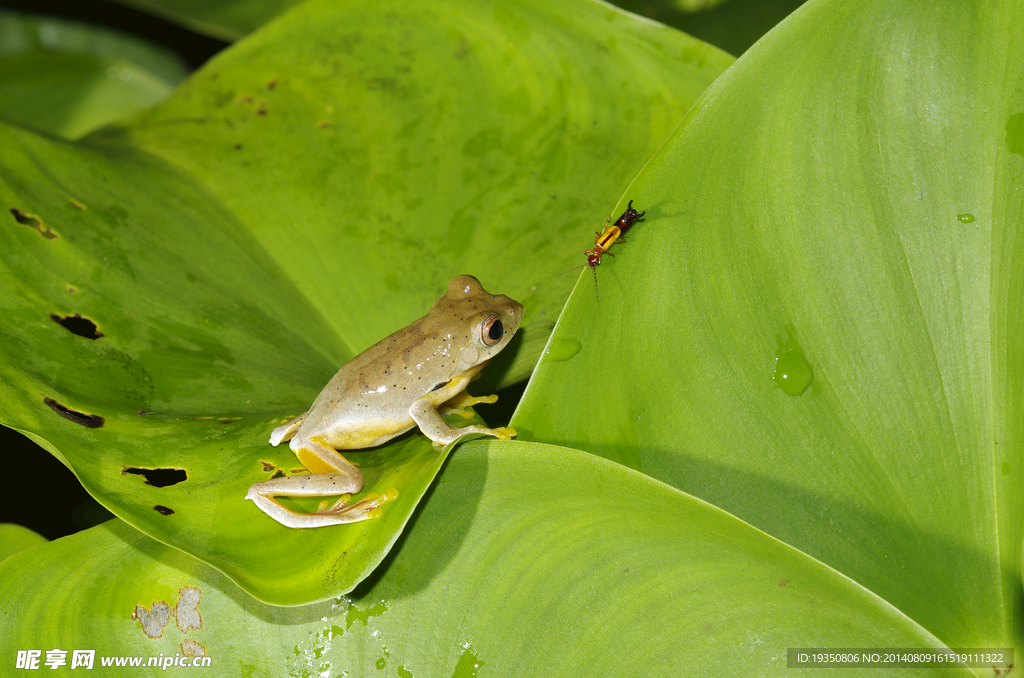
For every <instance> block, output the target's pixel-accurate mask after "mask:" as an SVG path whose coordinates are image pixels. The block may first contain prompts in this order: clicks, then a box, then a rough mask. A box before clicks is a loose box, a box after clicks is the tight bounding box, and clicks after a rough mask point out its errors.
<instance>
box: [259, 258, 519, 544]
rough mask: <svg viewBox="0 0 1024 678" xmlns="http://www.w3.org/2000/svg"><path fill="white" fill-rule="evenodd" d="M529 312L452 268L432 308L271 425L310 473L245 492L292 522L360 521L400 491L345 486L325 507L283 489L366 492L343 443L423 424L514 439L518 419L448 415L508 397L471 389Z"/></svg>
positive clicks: (436, 436) (443, 437) (379, 438)
mask: <svg viewBox="0 0 1024 678" xmlns="http://www.w3.org/2000/svg"><path fill="white" fill-rule="evenodd" d="M522 320H523V306H522V305H521V304H520V303H519V302H517V301H515V300H514V299H510V298H509V297H507V296H505V295H503V294H499V295H493V294H488V293H487V291H486V290H484V288H483V287H482V286H481V285H480V281H479V280H477V279H476V278H474V277H473V276H469V275H460V276H458V277H456V278H452V280H451V282H449V283H448V291H447V292H445V293H444V295H442V296H441V298H440V299H438V300H437V302H435V303H434V305H433V306H432V307H431V308H430V311H429V312H428V313H427V314H426V315H425V316H423V317H422V318H420V319H419V320H417V321H415V322H414V323H412V324H411V325H409V326H408V327H406V328H404V329H401V330H399V331H397V332H395V333H394V334H392V335H391V336H390V337H388V338H387V339H384V340H382V341H379V342H377V343H376V344H374V345H373V346H371V347H370V348H368V349H366V350H365V351H363V352H362V353H360V354H359V355H358V356H356V357H355V358H353V359H352V360H351V361H349V362H348V363H346V364H345V365H344V366H342V368H341V369H340V370H338V373H337V374H335V375H334V377H333V378H332V379H331V380H330V381H329V382H328V383H327V386H325V387H324V389H323V391H321V392H320V395H319V396H317V398H316V400H314V401H313V405H312V406H311V407H310V408H309V411H308V412H306V413H305V414H301V415H299V416H298V417H296V418H295V419H292V420H291V421H289V422H288V423H286V424H283V425H281V426H278V427H277V428H275V429H274V431H273V432H272V433H271V434H270V444H271V445H275V446H276V445H278V444H279V443H281V442H283V441H286V440H290V441H291V442H290V443H289V446H290V447H291V449H292V451H293V452H294V453H295V456H296V457H298V458H299V461H300V462H302V465H303V466H305V467H306V468H307V469H308V470H309V472H310V473H309V474H308V475H297V476H289V477H284V478H273V479H271V480H267V481H264V482H259V483H255V484H253V486H252V487H250V488H249V492H248V493H247V494H246V496H245V498H246V499H252V500H253V501H254V502H255V503H256V506H258V507H259V508H260V509H261V510H262V511H263V512H264V513H266V514H267V515H269V516H270V517H271V518H273V519H274V520H276V521H278V522H279V523H281V524H282V525H285V526H286V527H295V528H303V527H320V526H324V525H338V524H342V523H352V522H357V521H360V520H366V519H368V518H374V517H376V516H378V515H379V514H380V511H379V508H378V507H379V506H380V505H381V504H383V503H384V502H385V501H388V500H389V499H391V498H393V496H389V495H393V493H392V492H389V493H386V494H385V495H383V496H377V495H375V494H373V493H371V494H370V495H368V496H367V497H366V498H365V499H363V500H362V501H359V502H357V503H355V504H351V505H348V504H347V501H348V497H347V496H342V498H341V499H339V500H338V501H337V503H335V504H334V505H333V506H331V507H330V508H323V506H321V509H320V510H319V511H317V512H315V513H297V512H294V511H291V510H290V509H288V508H285V507H284V506H283V505H282V504H281V503H279V502H277V501H276V500H274V497H275V496H286V497H328V496H333V495H338V494H341V495H348V494H351V493H354V492H358V491H359V490H360V489H362V487H363V474H362V473H360V471H359V469H358V468H356V467H355V466H354V465H352V464H351V463H349V462H348V461H347V460H346V459H345V458H344V457H342V456H341V454H339V453H338V450H358V449H364V448H367V447H375V446H377V445H380V444H381V443H384V442H386V441H388V440H391V439H392V438H394V437H395V436H398V435H401V434H402V433H405V432H406V431H408V430H410V429H412V428H413V427H415V426H419V428H420V431H422V432H423V434H424V435H426V436H427V437H428V438H430V439H431V440H432V441H434V445H435V446H444V445H447V444H448V443H451V442H453V441H454V440H456V439H458V438H459V437H461V436H464V435H466V434H469V433H482V434H484V435H489V436H494V437H495V438H500V439H502V440H510V439H511V438H512V436H514V435H515V433H516V432H515V430H513V429H511V428H495V429H489V428H485V427H483V426H466V427H464V428H454V427H452V426H449V425H448V424H447V423H446V422H445V420H444V419H442V418H441V415H442V414H443V413H444V414H446V413H448V412H452V411H455V412H459V413H460V414H464V416H467V417H468V416H472V415H470V414H468V413H466V412H465V410H464V408H466V407H468V406H470V405H474V404H476V403H481V402H488V403H493V402H494V401H495V400H497V399H498V397H497V396H495V395H491V396H486V397H483V398H474V397H472V396H469V395H468V394H465V393H462V391H463V389H465V388H466V385H467V384H469V382H470V380H472V379H473V378H474V377H475V376H476V374H477V372H479V371H480V370H482V369H483V368H484V366H485V365H487V363H488V362H490V360H491V358H493V357H494V356H495V355H497V354H498V353H499V352H500V351H501V350H502V349H503V348H505V346H507V345H508V342H509V340H510V339H511V338H512V335H514V334H515V333H516V330H518V329H519V324H520V323H521V322H522ZM460 394H461V395H460ZM439 408H440V409H441V411H439Z"/></svg>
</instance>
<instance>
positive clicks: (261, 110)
mask: <svg viewBox="0 0 1024 678" xmlns="http://www.w3.org/2000/svg"><path fill="white" fill-rule="evenodd" d="M266 114H267V102H266V101H261V102H259V103H258V104H256V115H266Z"/></svg>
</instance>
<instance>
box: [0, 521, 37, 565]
mask: <svg viewBox="0 0 1024 678" xmlns="http://www.w3.org/2000/svg"><path fill="white" fill-rule="evenodd" d="M45 543H47V540H46V537H44V536H43V535H41V534H38V533H36V532H33V531H32V530H30V529H28V528H27V527H22V526H21V525H15V524H13V523H0V561H3V560H4V559H6V558H9V557H10V556H13V555H14V554H15V553H18V552H20V551H24V550H25V549H29V548H32V547H33V546H38V545H39V544H45Z"/></svg>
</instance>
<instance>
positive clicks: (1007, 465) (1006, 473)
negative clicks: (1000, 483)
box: [1003, 461, 1013, 476]
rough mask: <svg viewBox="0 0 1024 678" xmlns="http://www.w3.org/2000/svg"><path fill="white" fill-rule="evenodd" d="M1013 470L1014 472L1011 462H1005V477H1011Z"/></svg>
mask: <svg viewBox="0 0 1024 678" xmlns="http://www.w3.org/2000/svg"><path fill="white" fill-rule="evenodd" d="M1012 470H1013V466H1011V465H1010V462H1008V461H1004V462H1003V475H1004V476H1008V475H1010V471H1012Z"/></svg>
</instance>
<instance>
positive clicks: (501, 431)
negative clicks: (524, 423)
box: [491, 426, 516, 440]
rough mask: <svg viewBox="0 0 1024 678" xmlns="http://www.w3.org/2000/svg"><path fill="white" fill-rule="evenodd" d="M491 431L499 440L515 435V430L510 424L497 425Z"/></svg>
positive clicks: (508, 438) (509, 438)
mask: <svg viewBox="0 0 1024 678" xmlns="http://www.w3.org/2000/svg"><path fill="white" fill-rule="evenodd" d="M491 431H492V432H493V433H494V437H495V438H498V439H499V440H512V438H514V437H515V435H516V430H515V429H514V428H512V427H511V426H499V427H498V428H493V429H491Z"/></svg>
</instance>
